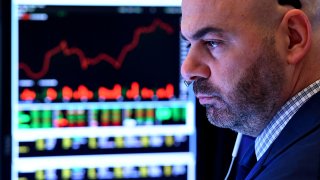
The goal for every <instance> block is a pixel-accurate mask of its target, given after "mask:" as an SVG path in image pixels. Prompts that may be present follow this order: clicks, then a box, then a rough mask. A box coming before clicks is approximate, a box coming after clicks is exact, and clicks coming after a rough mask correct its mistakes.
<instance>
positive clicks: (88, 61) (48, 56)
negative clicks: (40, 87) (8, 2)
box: [19, 19, 174, 79]
mask: <svg viewBox="0 0 320 180" xmlns="http://www.w3.org/2000/svg"><path fill="white" fill-rule="evenodd" d="M157 28H161V29H163V30H164V31H166V32H167V33H168V34H172V33H173V31H174V30H173V28H172V27H171V26H170V25H169V24H167V23H165V22H163V21H161V20H160V19H155V20H154V21H153V22H152V23H151V25H149V26H146V27H138V28H137V29H135V31H134V34H133V38H132V41H131V42H130V43H128V44H126V45H125V46H124V47H123V48H122V50H121V51H120V54H119V56H118V57H117V58H114V57H112V56H110V55H108V54H106V53H101V54H98V55H97V56H96V57H94V58H89V57H87V56H86V55H85V53H84V52H83V51H82V50H81V49H79V48H77V47H69V46H68V43H67V42H66V41H65V40H62V41H61V42H60V43H59V45H58V46H56V47H54V48H52V49H51V50H49V51H47V52H46V53H45V55H44V60H43V65H42V68H41V70H40V71H39V72H34V71H33V70H31V68H30V67H29V66H28V65H27V64H25V63H23V62H20V63H19V69H21V70H23V71H24V72H25V73H26V75H27V76H28V77H30V78H32V79H40V78H42V77H43V76H45V75H46V74H47V73H48V71H49V68H50V62H51V60H52V57H53V56H55V55H57V54H59V53H63V54H64V55H65V56H71V55H76V56H78V57H79V61H80V64H81V68H82V69H83V70H86V69H87V68H88V66H94V65H97V64H99V63H100V62H102V61H106V62H108V63H109V64H111V65H112V66H113V67H114V68H115V69H120V68H121V67H122V64H123V62H124V60H125V58H126V56H127V55H128V53H129V52H131V51H132V50H134V49H135V48H136V47H137V46H138V44H139V42H140V38H141V36H142V35H143V34H149V33H152V32H154V31H155V30H156V29H157Z"/></svg>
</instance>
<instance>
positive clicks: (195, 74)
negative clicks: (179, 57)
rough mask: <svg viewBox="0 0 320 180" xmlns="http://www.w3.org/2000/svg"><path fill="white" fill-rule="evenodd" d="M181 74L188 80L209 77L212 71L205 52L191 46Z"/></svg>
mask: <svg viewBox="0 0 320 180" xmlns="http://www.w3.org/2000/svg"><path fill="white" fill-rule="evenodd" d="M181 75H182V77H183V78H184V79H185V80H186V81H195V80H197V79H200V78H206V79H207V78H209V77H210V75H211V73H210V67H209V66H208V64H207V62H206V57H205V54H203V53H201V51H198V50H197V49H194V48H190V50H189V53H188V55H187V57H186V59H185V60H184V61H183V63H182V65H181Z"/></svg>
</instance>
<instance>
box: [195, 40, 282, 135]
mask: <svg viewBox="0 0 320 180" xmlns="http://www.w3.org/2000/svg"><path fill="white" fill-rule="evenodd" d="M272 42H273V41H272ZM264 47H265V48H264V50H263V51H261V54H260V56H259V57H258V58H257V60H256V62H255V63H254V64H252V65H251V66H250V67H249V68H248V69H247V70H246V71H245V72H246V73H245V74H243V76H242V78H241V79H240V81H239V82H238V84H237V85H236V87H235V88H234V90H233V92H232V93H230V94H228V95H226V96H223V95H222V93H221V91H220V90H219V89H218V88H217V87H214V86H213V85H210V83H209V82H207V80H205V79H199V80H197V81H195V82H194V91H195V93H197V92H201V93H205V94H214V95H217V98H216V101H217V103H215V104H210V105H205V107H206V111H207V117H208V120H209V121H210V122H211V123H212V124H213V125H215V126H218V127H222V128H229V129H232V130H234V131H237V132H240V133H243V134H246V135H249V136H254V137H256V136H258V135H259V133H260V132H261V131H262V130H263V129H264V128H265V127H266V125H267V124H268V123H269V122H270V120H271V119H272V117H273V116H274V114H275V113H276V110H277V109H278V108H279V107H280V106H281V105H280V104H281V102H280V101H281V92H282V85H283V84H284V82H285V79H284V73H283V72H284V70H283V65H282V64H281V59H280V58H279V55H278V54H277V53H276V51H275V49H274V46H273V43H271V42H270V40H269V44H267V45H265V46H264ZM262 54H267V55H266V56H263V55H262Z"/></svg>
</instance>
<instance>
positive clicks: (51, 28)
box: [11, 0, 196, 180]
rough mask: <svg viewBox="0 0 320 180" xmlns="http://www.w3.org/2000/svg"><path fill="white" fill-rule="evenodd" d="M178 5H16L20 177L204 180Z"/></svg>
mask: <svg viewBox="0 0 320 180" xmlns="http://www.w3.org/2000/svg"><path fill="white" fill-rule="evenodd" d="M179 6H180V2H179V1H176V0H134V1H132V0H81V1H80V0H77V1H76V0H42V1H38V0H12V4H11V7H12V9H11V10H12V12H11V14H12V20H11V22H12V23H11V24H12V25H11V29H12V36H11V44H12V46H11V56H12V59H11V89H12V94H11V106H12V112H11V116H12V118H11V127H12V166H11V169H12V170H11V177H12V179H19V180H29V179H163V180H167V179H168V180H169V179H175V180H194V179H196V172H195V169H196V163H195V162H196V128H195V98H194V95H193V94H192V92H191V90H190V88H188V87H186V86H185V84H184V83H183V79H182V78H181V76H180V65H181V62H182V60H183V59H184V57H185V56H186V53H187V47H186V44H185V43H184V42H183V41H182V40H181V38H180V27H179V26H180V13H181V11H180V7H179Z"/></svg>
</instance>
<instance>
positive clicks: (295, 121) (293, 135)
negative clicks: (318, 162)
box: [246, 93, 320, 179]
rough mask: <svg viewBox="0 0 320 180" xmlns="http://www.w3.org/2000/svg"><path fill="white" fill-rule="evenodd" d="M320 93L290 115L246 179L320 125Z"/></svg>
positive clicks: (256, 173)
mask: <svg viewBox="0 0 320 180" xmlns="http://www.w3.org/2000/svg"><path fill="white" fill-rule="evenodd" d="M319 107H320V93H317V94H315V95H314V96H312V97H311V98H310V99H309V100H308V101H307V102H306V103H305V104H304V105H303V106H302V107H301V108H300V109H299V110H298V112H297V113H296V114H295V115H294V116H293V117H292V119H291V120H290V121H289V123H288V124H287V125H286V127H285V128H284V129H283V131H282V132H281V133H280V135H279V137H278V138H277V139H276V140H275V141H274V142H273V144H272V145H271V146H270V148H269V149H268V150H267V151H266V153H265V154H264V155H263V156H262V157H261V159H260V160H259V161H258V162H257V164H256V165H255V166H254V167H253V169H252V170H251V172H250V173H249V175H248V176H247V178H246V179H253V178H254V177H255V176H256V175H258V174H259V173H260V172H261V171H262V170H263V169H264V166H265V165H267V164H268V163H269V162H270V161H271V160H273V159H274V158H276V157H277V156H279V155H280V154H281V153H282V152H284V151H285V150H286V149H288V148H289V147H290V146H291V145H293V144H294V143H295V142H297V141H298V140H299V139H301V138H303V137H304V136H305V135H306V134H307V133H308V132H310V131H312V130H313V129H315V128H317V127H318V126H320V110H319Z"/></svg>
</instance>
